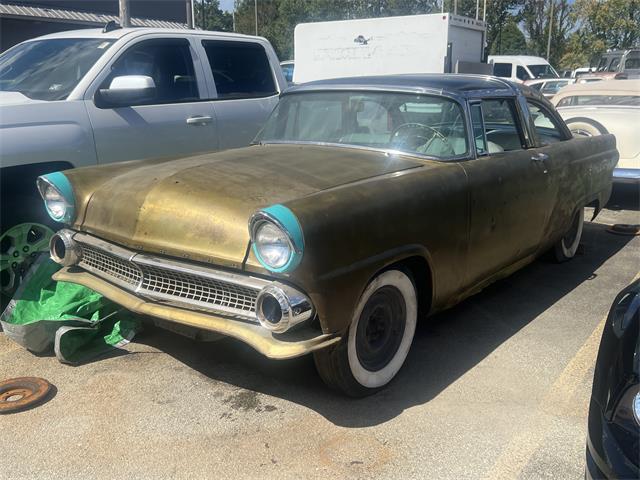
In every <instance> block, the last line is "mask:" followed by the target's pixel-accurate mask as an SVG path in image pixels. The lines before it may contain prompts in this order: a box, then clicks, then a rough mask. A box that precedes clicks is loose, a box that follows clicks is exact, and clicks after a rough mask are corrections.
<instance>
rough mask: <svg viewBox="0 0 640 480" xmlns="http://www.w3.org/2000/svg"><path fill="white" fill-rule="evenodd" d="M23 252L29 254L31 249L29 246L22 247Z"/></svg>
mask: <svg viewBox="0 0 640 480" xmlns="http://www.w3.org/2000/svg"><path fill="white" fill-rule="evenodd" d="M22 251H23V252H24V253H27V252H28V251H29V247H28V246H27V245H25V246H24V247H22Z"/></svg>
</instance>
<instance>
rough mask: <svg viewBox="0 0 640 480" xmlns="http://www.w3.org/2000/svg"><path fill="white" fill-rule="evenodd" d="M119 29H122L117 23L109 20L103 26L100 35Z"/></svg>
mask: <svg viewBox="0 0 640 480" xmlns="http://www.w3.org/2000/svg"><path fill="white" fill-rule="evenodd" d="M119 28H122V27H121V26H120V24H119V23H118V22H116V21H115V20H109V21H108V22H107V24H106V25H105V26H104V28H103V29H102V33H109V32H113V31H114V30H118V29H119Z"/></svg>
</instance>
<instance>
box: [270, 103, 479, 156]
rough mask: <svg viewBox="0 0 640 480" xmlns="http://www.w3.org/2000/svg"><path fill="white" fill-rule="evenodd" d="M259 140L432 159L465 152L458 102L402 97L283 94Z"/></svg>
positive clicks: (462, 120)
mask: <svg viewBox="0 0 640 480" xmlns="http://www.w3.org/2000/svg"><path fill="white" fill-rule="evenodd" d="M257 140H258V141H260V142H262V143H273V142H276V143H279V142H292V143H299V142H304V143H306V142H308V143H329V144H338V145H355V146H363V147H371V148H377V149H385V150H397V151H402V152H407V153H413V154H416V153H417V154H421V155H426V156H429V157H434V158H436V159H449V158H453V157H457V156H460V155H464V154H465V153H466V152H467V150H468V145H467V136H466V130H465V121H464V114H463V112H462V109H461V107H460V105H459V104H458V103H457V102H455V101H453V100H451V99H448V98H445V97H439V96H429V95H415V94H405V93H380V92H361V91H350V92H347V91H340V92H308V93H304V92H302V93H295V94H289V95H285V96H284V97H283V98H282V99H281V100H280V103H279V104H278V106H277V107H276V109H275V110H274V111H273V113H272V114H271V117H270V119H269V121H268V122H267V124H266V125H265V127H264V129H263V131H262V133H261V134H260V135H259V136H258V139H257Z"/></svg>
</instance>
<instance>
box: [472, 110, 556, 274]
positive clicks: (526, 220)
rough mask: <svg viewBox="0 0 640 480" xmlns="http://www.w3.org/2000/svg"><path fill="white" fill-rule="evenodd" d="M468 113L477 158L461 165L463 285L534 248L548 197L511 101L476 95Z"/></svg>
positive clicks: (538, 160)
mask: <svg viewBox="0 0 640 480" xmlns="http://www.w3.org/2000/svg"><path fill="white" fill-rule="evenodd" d="M470 111H471V118H472V126H473V129H474V137H475V142H476V152H477V158H475V159H474V160H470V161H467V162H464V163H463V167H464V169H465V171H466V173H467V177H468V180H469V204H470V220H469V250H468V259H469V262H468V269H467V279H466V283H467V284H468V285H474V284H477V283H478V282H480V281H482V280H483V279H486V278H488V277H490V276H491V275H492V274H494V273H496V272H498V271H500V270H501V269H503V268H505V267H507V266H509V265H512V264H514V263H516V262H518V261H519V260H521V259H524V258H525V257H527V256H528V255H531V254H532V253H534V252H535V251H536V250H537V248H538V245H539V242H540V239H541V237H542V234H543V231H544V229H545V222H546V219H547V217H548V212H549V210H550V208H551V205H552V204H553V199H552V193H551V192H550V191H549V177H548V171H547V168H546V165H545V164H544V162H543V161H542V160H541V157H537V156H536V152H534V151H532V150H531V148H530V147H531V140H530V138H529V135H528V133H527V130H526V129H525V128H523V125H522V123H521V114H520V108H519V107H518V104H517V102H516V100H515V99H514V98H487V99H482V100H479V101H474V102H472V103H471V104H470Z"/></svg>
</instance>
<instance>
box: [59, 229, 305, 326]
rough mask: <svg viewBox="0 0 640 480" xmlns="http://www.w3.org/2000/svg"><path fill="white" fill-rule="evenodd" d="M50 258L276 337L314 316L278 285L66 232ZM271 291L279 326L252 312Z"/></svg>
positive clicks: (150, 296) (169, 302)
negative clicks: (278, 294)
mask: <svg viewBox="0 0 640 480" xmlns="http://www.w3.org/2000/svg"><path fill="white" fill-rule="evenodd" d="M51 257H52V259H53V260H54V261H56V262H57V263H59V264H61V265H63V266H65V267H70V266H78V267H80V268H82V269H83V270H86V271H87V272H90V273H92V274H94V275H96V276H97V277H100V278H102V279H104V280H106V281H108V282H110V283H112V284H115V285H117V286H118V287H120V288H122V289H124V290H126V291H129V292H131V293H133V294H134V295H135V296H137V297H140V298H144V299H148V300H151V301H154V302H158V303H163V304H167V305H173V306H178V307H184V308H188V309H194V310H201V311H206V312H210V313H212V314H217V315H222V316H226V317H232V318H236V319H240V320H245V321H249V322H252V323H256V324H258V323H260V324H261V325H262V326H263V327H264V328H266V329H268V330H271V331H274V332H277V333H282V332H285V331H287V330H289V329H290V328H291V327H293V326H294V325H296V324H299V323H301V322H304V321H305V320H308V319H310V318H312V317H313V316H314V313H315V312H314V308H313V305H312V304H311V301H310V300H309V298H308V297H306V296H305V295H304V294H303V293H301V292H299V291H297V290H295V289H294V288H292V287H290V286H288V285H284V284H281V283H280V282H274V281H270V280H265V279H263V278H259V277H253V276H250V275H243V274H236V273H231V272H227V271H224V270H218V269H214V268H208V267H204V266H199V265H195V264H187V263H183V262H180V261H176V260H170V259H166V258H161V257H155V256H152V255H147V254H142V253H136V252H134V251H131V250H128V249H126V248H123V247H121V246H119V245H115V244H113V243H110V242H106V241H104V240H101V239H99V238H97V237H94V236H92V235H89V234H86V233H82V232H75V231H72V230H68V229H63V230H61V231H59V232H58V233H56V234H55V235H54V236H53V237H52V239H51ZM274 288H275V289H278V290H279V291H282V292H287V295H286V298H284V299H283V301H282V308H283V309H284V313H283V315H282V318H283V322H282V324H280V325H276V324H274V323H272V322H266V321H263V319H264V315H259V314H258V312H257V311H256V308H257V303H258V302H257V300H258V298H261V297H263V296H264V293H263V292H271V291H272V290H273V289H274ZM260 303H262V302H260ZM284 320H286V322H285V321H284ZM285 323H286V324H285Z"/></svg>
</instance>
